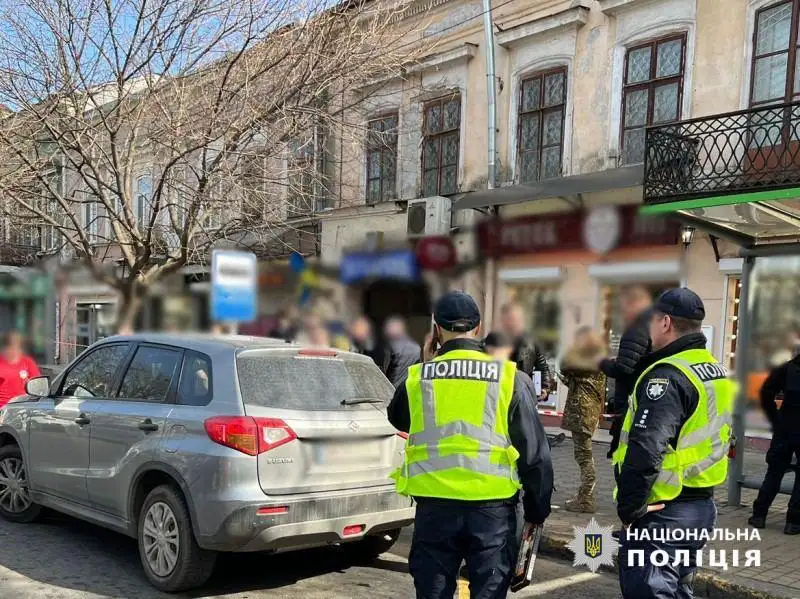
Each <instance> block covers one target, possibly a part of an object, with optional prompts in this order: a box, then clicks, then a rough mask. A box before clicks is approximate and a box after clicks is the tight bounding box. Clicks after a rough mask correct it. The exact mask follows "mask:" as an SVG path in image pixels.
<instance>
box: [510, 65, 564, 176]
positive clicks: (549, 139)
mask: <svg viewBox="0 0 800 599" xmlns="http://www.w3.org/2000/svg"><path fill="white" fill-rule="evenodd" d="M519 96H520V97H519V125H518V127H519V130H518V133H517V140H518V154H517V156H518V157H517V172H518V173H519V182H520V183H531V182H534V181H539V180H540V179H552V178H554V177H560V176H561V157H562V155H563V154H564V113H565V109H566V103H567V69H566V67H560V68H558V69H551V70H549V71H545V72H541V73H536V74H535V75H533V76H531V77H528V78H526V79H524V80H523V81H522V84H521V85H520V90H519Z"/></svg>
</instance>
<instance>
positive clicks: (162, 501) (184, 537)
mask: <svg viewBox="0 0 800 599" xmlns="http://www.w3.org/2000/svg"><path fill="white" fill-rule="evenodd" d="M136 536H137V540H138V542H139V557H140V558H141V561H142V567H144V571H145V574H147V578H148V579H149V580H150V582H151V583H152V584H153V585H154V586H155V587H157V588H158V589H160V590H162V591H166V592H168V593H175V592H178V591H186V590H189V589H194V588H197V587H199V586H202V585H203V584H204V583H205V582H206V581H207V580H208V578H209V576H211V573H212V572H213V570H214V562H215V561H216V557H217V554H216V553H214V552H213V551H206V550H205V549H201V548H200V546H199V545H198V544H197V541H196V540H195V538H194V533H193V532H192V521H191V518H190V516H189V510H188V509H187V507H186V502H185V501H184V500H183V497H182V496H181V495H180V493H179V492H178V491H177V490H176V488H175V487H173V486H171V485H161V486H160V487H156V488H155V489H153V490H152V491H150V493H149V494H148V495H147V498H146V499H145V501H144V504H143V505H142V509H141V511H140V512H139V527H138V531H137V535H136Z"/></svg>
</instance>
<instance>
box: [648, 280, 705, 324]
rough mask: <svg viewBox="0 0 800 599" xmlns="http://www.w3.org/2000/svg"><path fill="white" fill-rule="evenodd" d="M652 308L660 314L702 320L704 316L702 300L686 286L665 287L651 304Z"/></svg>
mask: <svg viewBox="0 0 800 599" xmlns="http://www.w3.org/2000/svg"><path fill="white" fill-rule="evenodd" d="M653 309H655V310H657V311H658V312H661V313H662V314H668V315H669V316H675V317H677V318H687V319H689V320H703V319H704V318H705V317H706V309H705V307H704V306H703V300H701V299H700V296H698V295H697V294H696V293H695V292H694V291H692V290H691V289H687V288H686V287H675V288H673V289H667V290H666V291H665V292H663V293H662V294H661V295H659V296H658V299H656V301H655V303H654V304H653Z"/></svg>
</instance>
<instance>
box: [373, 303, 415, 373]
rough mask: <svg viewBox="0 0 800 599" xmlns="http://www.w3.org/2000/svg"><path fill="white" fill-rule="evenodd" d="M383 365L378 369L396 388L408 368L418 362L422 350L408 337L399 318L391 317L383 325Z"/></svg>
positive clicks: (402, 320)
mask: <svg viewBox="0 0 800 599" xmlns="http://www.w3.org/2000/svg"><path fill="white" fill-rule="evenodd" d="M383 339H384V344H383V363H382V364H378V367H379V368H380V369H381V370H382V371H383V374H385V375H386V378H387V379H389V381H390V382H391V383H392V385H394V386H395V388H397V387H398V386H400V385H402V384H403V382H404V381H405V380H406V375H407V374H408V368H409V366H411V365H412V364H416V363H417V362H419V359H420V355H421V354H422V348H421V347H420V346H419V343H417V342H416V341H414V340H413V339H412V338H411V337H409V335H408V332H407V330H406V321H405V320H404V319H403V318H402V317H400V316H392V317H391V318H389V319H387V320H386V323H384V325H383Z"/></svg>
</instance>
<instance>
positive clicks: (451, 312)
mask: <svg viewBox="0 0 800 599" xmlns="http://www.w3.org/2000/svg"><path fill="white" fill-rule="evenodd" d="M433 320H434V322H435V323H436V324H438V325H439V326H440V327H442V328H443V329H445V330H446V331H452V332H454V333H465V332H467V331H471V330H473V329H474V328H476V327H477V326H478V325H479V324H480V323H481V311H480V310H479V309H478V304H476V303H475V300H474V299H472V297H471V296H470V295H468V294H466V293H464V292H463V291H450V292H448V293H445V294H444V295H443V296H442V297H441V298H440V299H439V301H438V302H436V308H435V309H434V311H433Z"/></svg>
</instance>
